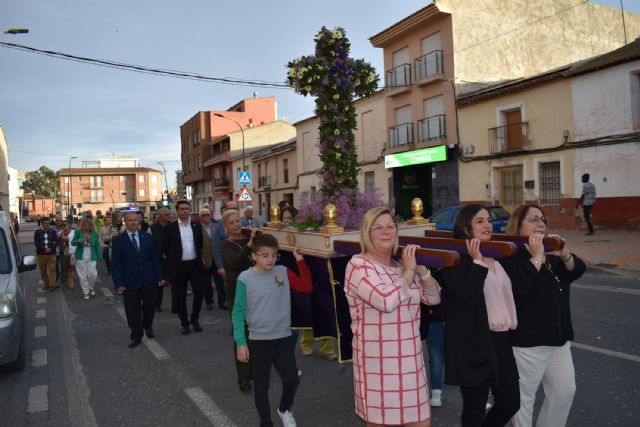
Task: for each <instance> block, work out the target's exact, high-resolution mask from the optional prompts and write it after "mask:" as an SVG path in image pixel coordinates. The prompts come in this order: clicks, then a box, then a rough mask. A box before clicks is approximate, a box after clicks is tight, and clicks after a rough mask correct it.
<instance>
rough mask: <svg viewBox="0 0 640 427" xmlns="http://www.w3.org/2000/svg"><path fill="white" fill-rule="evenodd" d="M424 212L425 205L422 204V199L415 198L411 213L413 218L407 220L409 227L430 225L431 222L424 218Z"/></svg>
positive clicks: (412, 201)
mask: <svg viewBox="0 0 640 427" xmlns="http://www.w3.org/2000/svg"><path fill="white" fill-rule="evenodd" d="M422 212H424V205H423V203H422V199H420V198H419V197H415V198H414V199H413V200H411V213H412V214H413V218H411V219H410V220H407V224H409V225H422V224H428V223H429V221H428V220H426V219H424V218H423V217H422Z"/></svg>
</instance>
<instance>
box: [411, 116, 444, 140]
mask: <svg viewBox="0 0 640 427" xmlns="http://www.w3.org/2000/svg"><path fill="white" fill-rule="evenodd" d="M446 135H447V133H446V130H445V121H444V114H439V115H437V116H431V117H426V118H424V119H422V120H418V141H420V142H423V141H429V140H432V139H442V138H445V137H446Z"/></svg>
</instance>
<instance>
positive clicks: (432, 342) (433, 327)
mask: <svg viewBox="0 0 640 427" xmlns="http://www.w3.org/2000/svg"><path fill="white" fill-rule="evenodd" d="M444 324H445V322H429V332H428V333H427V351H429V380H430V382H431V390H434V389H438V390H442V366H443V364H442V359H443V349H444Z"/></svg>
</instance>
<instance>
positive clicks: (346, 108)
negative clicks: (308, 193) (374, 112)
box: [287, 27, 379, 196]
mask: <svg viewBox="0 0 640 427" xmlns="http://www.w3.org/2000/svg"><path fill="white" fill-rule="evenodd" d="M314 40H315V42H316V49H315V50H316V51H315V55H309V56H303V57H300V58H296V59H294V60H293V61H290V62H289V63H288V64H287V66H288V68H289V73H288V82H289V85H290V86H291V87H292V88H294V89H295V91H296V92H297V93H300V94H301V95H304V96H307V95H313V96H316V97H317V98H316V101H315V102H316V109H315V113H316V116H317V117H318V118H319V120H320V129H319V130H320V142H319V149H320V160H321V161H322V170H321V174H320V178H321V191H322V192H323V193H324V194H325V195H326V196H331V195H332V194H335V193H336V191H337V190H339V189H342V188H352V189H356V188H357V187H358V179H357V176H358V167H357V166H358V158H357V153H356V148H355V137H354V130H355V129H356V128H357V123H356V111H355V107H354V106H353V103H352V101H353V98H354V96H358V97H364V96H369V95H371V94H373V93H374V92H375V91H376V89H377V87H378V81H379V77H378V75H377V74H376V72H375V69H374V68H373V67H372V66H371V65H370V64H369V63H367V62H365V61H364V60H363V59H352V58H350V57H349V50H350V47H351V44H350V43H349V40H348V39H347V37H346V34H345V31H344V30H343V29H342V28H335V29H333V30H329V29H327V28H326V27H322V29H321V30H320V32H318V34H317V35H316V37H315V38H314Z"/></svg>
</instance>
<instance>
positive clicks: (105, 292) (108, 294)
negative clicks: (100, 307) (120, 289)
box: [100, 288, 113, 297]
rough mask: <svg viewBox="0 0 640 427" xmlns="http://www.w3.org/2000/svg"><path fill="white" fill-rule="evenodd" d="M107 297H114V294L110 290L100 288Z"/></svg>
mask: <svg viewBox="0 0 640 427" xmlns="http://www.w3.org/2000/svg"><path fill="white" fill-rule="evenodd" d="M100 290H101V291H102V293H103V294H104V296H105V297H113V292H111V289H109V288H100Z"/></svg>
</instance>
